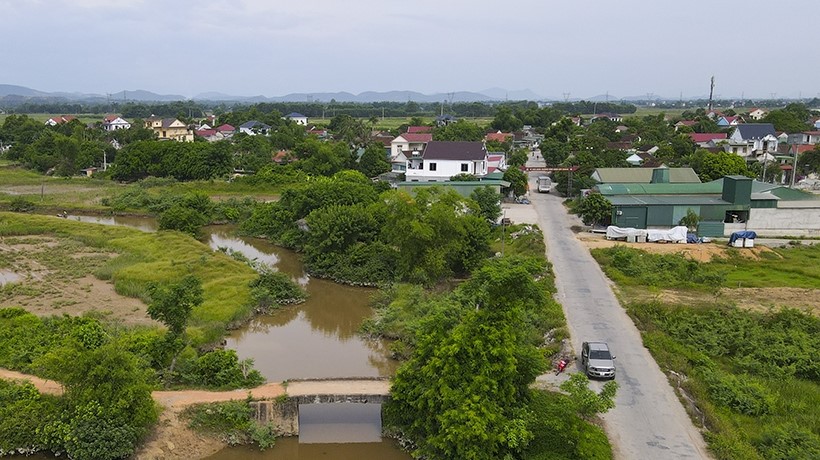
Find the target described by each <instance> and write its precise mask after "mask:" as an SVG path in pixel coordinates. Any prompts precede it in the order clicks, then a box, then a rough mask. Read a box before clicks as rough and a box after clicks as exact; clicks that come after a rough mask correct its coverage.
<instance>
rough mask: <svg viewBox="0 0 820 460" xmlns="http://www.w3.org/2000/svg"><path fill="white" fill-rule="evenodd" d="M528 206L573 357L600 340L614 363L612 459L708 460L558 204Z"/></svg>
mask: <svg viewBox="0 0 820 460" xmlns="http://www.w3.org/2000/svg"><path fill="white" fill-rule="evenodd" d="M530 190H533V188H532V186H531V188H530ZM530 200H531V201H532V203H533V205H534V206H535V209H536V211H537V213H538V220H539V226H540V227H541V228H542V230H543V231H544V235H545V238H544V239H545V242H546V244H547V255H548V258H549V260H550V262H552V264H553V269H554V271H555V277H556V285H557V288H558V300H559V302H561V304H562V305H563V306H564V312H565V313H566V315H567V322H568V323H569V329H570V334H571V335H572V344H573V346H574V348H575V350H576V351H577V350H580V349H581V343H582V342H583V341H592V340H596V341H597V340H600V341H604V342H607V343H609V347H610V349H611V350H612V352H613V354H614V355H615V356H616V357H617V359H616V365H617V376H616V380H617V382H618V383H619V384H620V389H619V390H618V396H617V400H616V406H615V408H614V409H613V410H612V411H610V412H609V413H607V414H606V415H605V416H604V423H605V427H606V431H607V434H608V435H609V438H610V441H611V442H612V446H613V451H614V453H615V457H616V458H619V459H629V460H633V459H638V460H643V459H682V458H685V459H695V458H710V456H709V454H708V453H707V450H706V444H705V443H704V441H703V437H702V436H701V434H700V433H699V431H698V430H697V429H696V428H695V427H694V425H692V422H691V421H690V420H689V416H688V415H687V414H686V411H685V410H684V409H683V406H682V405H681V403H680V402H679V401H678V399H677V397H676V395H675V393H674V391H673V390H672V387H671V386H670V385H669V383H668V382H667V380H666V377H665V376H664V374H663V373H662V372H661V370H660V368H659V367H658V365H657V363H655V361H654V360H653V359H652V356H651V355H650V354H649V351H647V350H646V349H645V348H644V347H643V344H642V342H641V336H640V334H639V332H638V330H637V328H636V327H635V325H634V324H633V322H632V320H631V319H630V318H629V316H627V314H626V313H625V312H624V310H623V308H621V306H620V304H619V303H618V301H617V299H616V298H615V295H614V294H613V293H612V289H611V288H610V286H609V281H608V280H607V278H606V277H605V276H604V274H603V272H602V271H601V269H600V267H599V266H598V264H597V263H596V262H595V260H594V259H593V258H592V256H591V255H590V254H589V251H587V250H586V248H584V247H583V246H582V245H581V243H580V242H578V241H577V240H576V239H575V237H574V235H573V234H572V231H571V230H570V226H571V225H572V224H573V223H574V222H572V221H571V217H570V216H567V213H566V211H565V208H564V207H563V205H562V204H561V201H562V198H561V197H558V196H555V195H553V194H537V193H530ZM578 362H580V360H578ZM576 370H577V369H576ZM596 386H600V384H596Z"/></svg>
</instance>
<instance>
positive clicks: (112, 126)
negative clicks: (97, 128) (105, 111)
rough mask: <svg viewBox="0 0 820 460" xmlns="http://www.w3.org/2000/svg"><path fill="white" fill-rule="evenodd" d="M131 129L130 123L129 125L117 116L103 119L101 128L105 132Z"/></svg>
mask: <svg viewBox="0 0 820 460" xmlns="http://www.w3.org/2000/svg"><path fill="white" fill-rule="evenodd" d="M130 127H131V123H129V122H128V121H127V120H125V119H124V118H122V117H120V116H119V115H108V116H107V117H105V118H104V119H103V122H102V128H103V129H104V130H106V131H116V130H118V129H128V128H130Z"/></svg>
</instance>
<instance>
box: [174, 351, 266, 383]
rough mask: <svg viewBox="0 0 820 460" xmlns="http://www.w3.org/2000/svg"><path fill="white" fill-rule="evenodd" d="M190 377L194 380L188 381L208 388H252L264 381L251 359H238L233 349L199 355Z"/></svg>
mask: <svg viewBox="0 0 820 460" xmlns="http://www.w3.org/2000/svg"><path fill="white" fill-rule="evenodd" d="M191 377H193V379H195V380H194V381H190V382H189V383H192V384H195V385H202V386H206V387H210V388H252V387H255V386H257V385H259V384H261V383H263V382H264V381H265V379H264V377H262V374H260V373H259V371H257V370H256V369H254V368H253V360H250V359H246V360H242V361H240V360H239V357H238V356H237V354H236V351H234V350H214V351H211V352H208V353H205V354H204V355H202V356H200V357H199V359H198V360H197V362H196V365H195V376H191ZM191 377H189V379H190V378H191ZM193 379H192V380H193Z"/></svg>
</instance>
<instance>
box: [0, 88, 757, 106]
mask: <svg viewBox="0 0 820 460" xmlns="http://www.w3.org/2000/svg"><path fill="white" fill-rule="evenodd" d="M567 96H569V95H567ZM705 98H707V96H697V97H687V98H684V99H686V100H697V99H705ZM190 99H191V100H195V101H209V102H239V103H248V104H253V103H259V102H317V103H329V102H331V101H336V102H359V103H369V102H408V101H413V102H418V103H431V102H447V103H450V102H498V101H523V100H527V101H553V102H554V101H563V100H564V98H557V97H544V96H543V95H539V94H536V93H535V92H533V91H531V90H529V89H522V90H512V91H511V90H506V89H503V88H488V89H485V90H482V91H477V92H473V91H455V92H452V93H436V94H423V93H419V92H416V91H384V92H377V91H365V92H363V93H360V94H353V93H348V92H325V93H291V94H287V95H285V96H274V97H268V96H264V95H258V96H250V97H248V96H236V95H231V94H225V93H220V92H215V91H209V92H205V93H199V94H197V95H196V96H194V97H192V98H190ZM677 99H678V98H666V97H662V96H659V95H656V94H652V93H649V94H644V95H639V96H625V97H618V96H615V95H612V94H608V93H607V94H599V95H595V96H591V97H582V98H579V97H566V100H567V101H570V102H576V101H580V100H586V101H593V102H605V101H609V102H642V101H647V100H652V101H657V100H660V101H671V100H677ZM723 99H730V100H731V99H737V98H736V97H735V98H726V97H724V98H723ZM746 99H749V98H746ZM185 100H189V98H188V97H186V96H182V95H179V94H157V93H153V92H151V91H145V90H133V91H120V92H117V93H112V94H87V93H76V92H75V93H70V92H51V93H49V92H45V91H38V90H36V89H31V88H27V87H25V86H17V85H4V84H0V107H4V106H14V105H19V104H23V103H26V102H41V103H54V102H56V103H59V102H79V103H86V104H103V103H106V102H172V101H185Z"/></svg>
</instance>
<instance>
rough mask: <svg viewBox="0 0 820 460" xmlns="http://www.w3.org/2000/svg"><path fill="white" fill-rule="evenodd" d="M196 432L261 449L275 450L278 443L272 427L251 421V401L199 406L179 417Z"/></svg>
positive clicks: (186, 410)
mask: <svg viewBox="0 0 820 460" xmlns="http://www.w3.org/2000/svg"><path fill="white" fill-rule="evenodd" d="M180 415H181V417H182V418H184V419H187V420H188V426H189V427H190V428H192V429H194V430H197V431H200V432H203V433H207V434H211V435H216V436H217V437H219V439H220V440H222V441H223V442H226V443H228V444H230V445H232V446H235V445H239V444H250V443H255V444H256V445H258V446H259V448H260V449H261V450H265V449H267V448H269V447H273V445H274V444H275V442H276V438H275V433H274V431H273V427H272V426H271V425H270V424H268V425H257V424H256V422H254V420H253V419H252V417H253V410H252V409H251V407H250V398H249V399H246V400H244V401H228V402H218V403H208V404H197V405H194V406H190V407H188V408H186V409H185V410H184V411H182V413H181V414H180Z"/></svg>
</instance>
